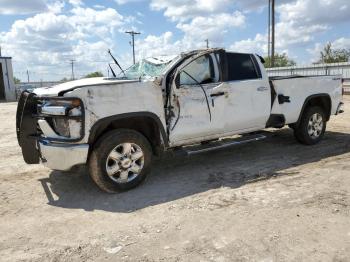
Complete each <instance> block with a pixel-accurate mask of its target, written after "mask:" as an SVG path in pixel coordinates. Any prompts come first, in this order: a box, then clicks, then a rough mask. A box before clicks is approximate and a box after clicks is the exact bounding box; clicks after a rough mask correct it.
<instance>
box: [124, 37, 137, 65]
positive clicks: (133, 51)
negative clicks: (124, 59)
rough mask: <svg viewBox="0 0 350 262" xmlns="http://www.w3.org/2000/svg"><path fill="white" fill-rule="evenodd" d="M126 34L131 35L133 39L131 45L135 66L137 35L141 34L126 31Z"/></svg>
mask: <svg viewBox="0 0 350 262" xmlns="http://www.w3.org/2000/svg"><path fill="white" fill-rule="evenodd" d="M125 33H126V34H129V35H131V38H132V42H131V45H132V57H133V62H134V64H135V35H140V34H141V33H139V32H135V31H126V32H125Z"/></svg>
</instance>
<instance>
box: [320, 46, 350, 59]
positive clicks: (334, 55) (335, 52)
mask: <svg viewBox="0 0 350 262" xmlns="http://www.w3.org/2000/svg"><path fill="white" fill-rule="evenodd" d="M349 58H350V50H347V49H333V48H332V43H328V44H326V46H325V47H324V48H323V51H321V53H320V60H319V61H318V62H316V64H329V63H341V62H348V61H349Z"/></svg>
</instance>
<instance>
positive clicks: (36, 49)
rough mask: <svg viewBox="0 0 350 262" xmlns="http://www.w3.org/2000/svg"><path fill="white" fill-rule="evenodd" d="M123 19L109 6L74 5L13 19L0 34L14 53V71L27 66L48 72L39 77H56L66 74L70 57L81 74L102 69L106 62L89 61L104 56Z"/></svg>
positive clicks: (100, 58) (97, 59)
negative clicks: (75, 62) (75, 61)
mask: <svg viewBox="0 0 350 262" xmlns="http://www.w3.org/2000/svg"><path fill="white" fill-rule="evenodd" d="M125 20H128V19H125V17H123V16H122V15H121V14H119V13H118V12H117V11H116V10H115V9H112V8H104V9H101V10H96V9H93V8H83V7H75V8H72V9H70V10H69V12H68V13H65V14H58V13H53V12H50V11H49V12H45V13H40V14H37V15H35V16H33V17H29V18H27V19H24V20H17V21H15V22H14V23H13V25H12V27H11V29H10V30H9V31H7V32H2V33H1V34H0V38H1V40H2V45H3V48H4V50H6V53H7V54H8V55H10V56H13V57H14V69H15V71H16V72H21V71H25V70H26V68H27V67H29V68H30V70H31V71H32V72H36V74H37V75H40V74H43V73H45V72H51V74H52V75H44V76H41V78H46V79H51V80H52V79H60V78H63V76H68V77H69V76H70V73H69V67H68V61H69V59H72V58H74V59H76V60H77V70H80V72H81V74H84V73H85V72H86V71H90V70H97V68H96V67H98V68H101V67H102V68H103V69H104V68H105V67H106V64H101V63H100V64H98V63H94V62H93V61H102V60H104V61H107V60H108V56H107V49H108V48H113V47H115V42H114V41H113V37H114V35H115V34H116V33H117V32H118V30H119V28H120V27H121V26H123V25H124V23H125ZM39 71H40V73H39ZM41 71H44V72H41ZM65 72H67V73H65ZM78 74H79V71H78ZM19 76H20V75H19ZM38 77H39V76H38Z"/></svg>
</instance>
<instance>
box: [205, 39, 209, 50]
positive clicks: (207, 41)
mask: <svg viewBox="0 0 350 262" xmlns="http://www.w3.org/2000/svg"><path fill="white" fill-rule="evenodd" d="M204 41H205V42H206V43H207V48H209V39H205V40H204Z"/></svg>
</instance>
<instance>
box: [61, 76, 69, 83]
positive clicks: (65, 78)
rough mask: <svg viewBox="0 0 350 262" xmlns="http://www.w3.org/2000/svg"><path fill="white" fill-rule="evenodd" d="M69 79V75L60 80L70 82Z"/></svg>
mask: <svg viewBox="0 0 350 262" xmlns="http://www.w3.org/2000/svg"><path fill="white" fill-rule="evenodd" d="M68 81H69V80H68V78H67V77H63V78H62V79H61V80H60V82H68Z"/></svg>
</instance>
